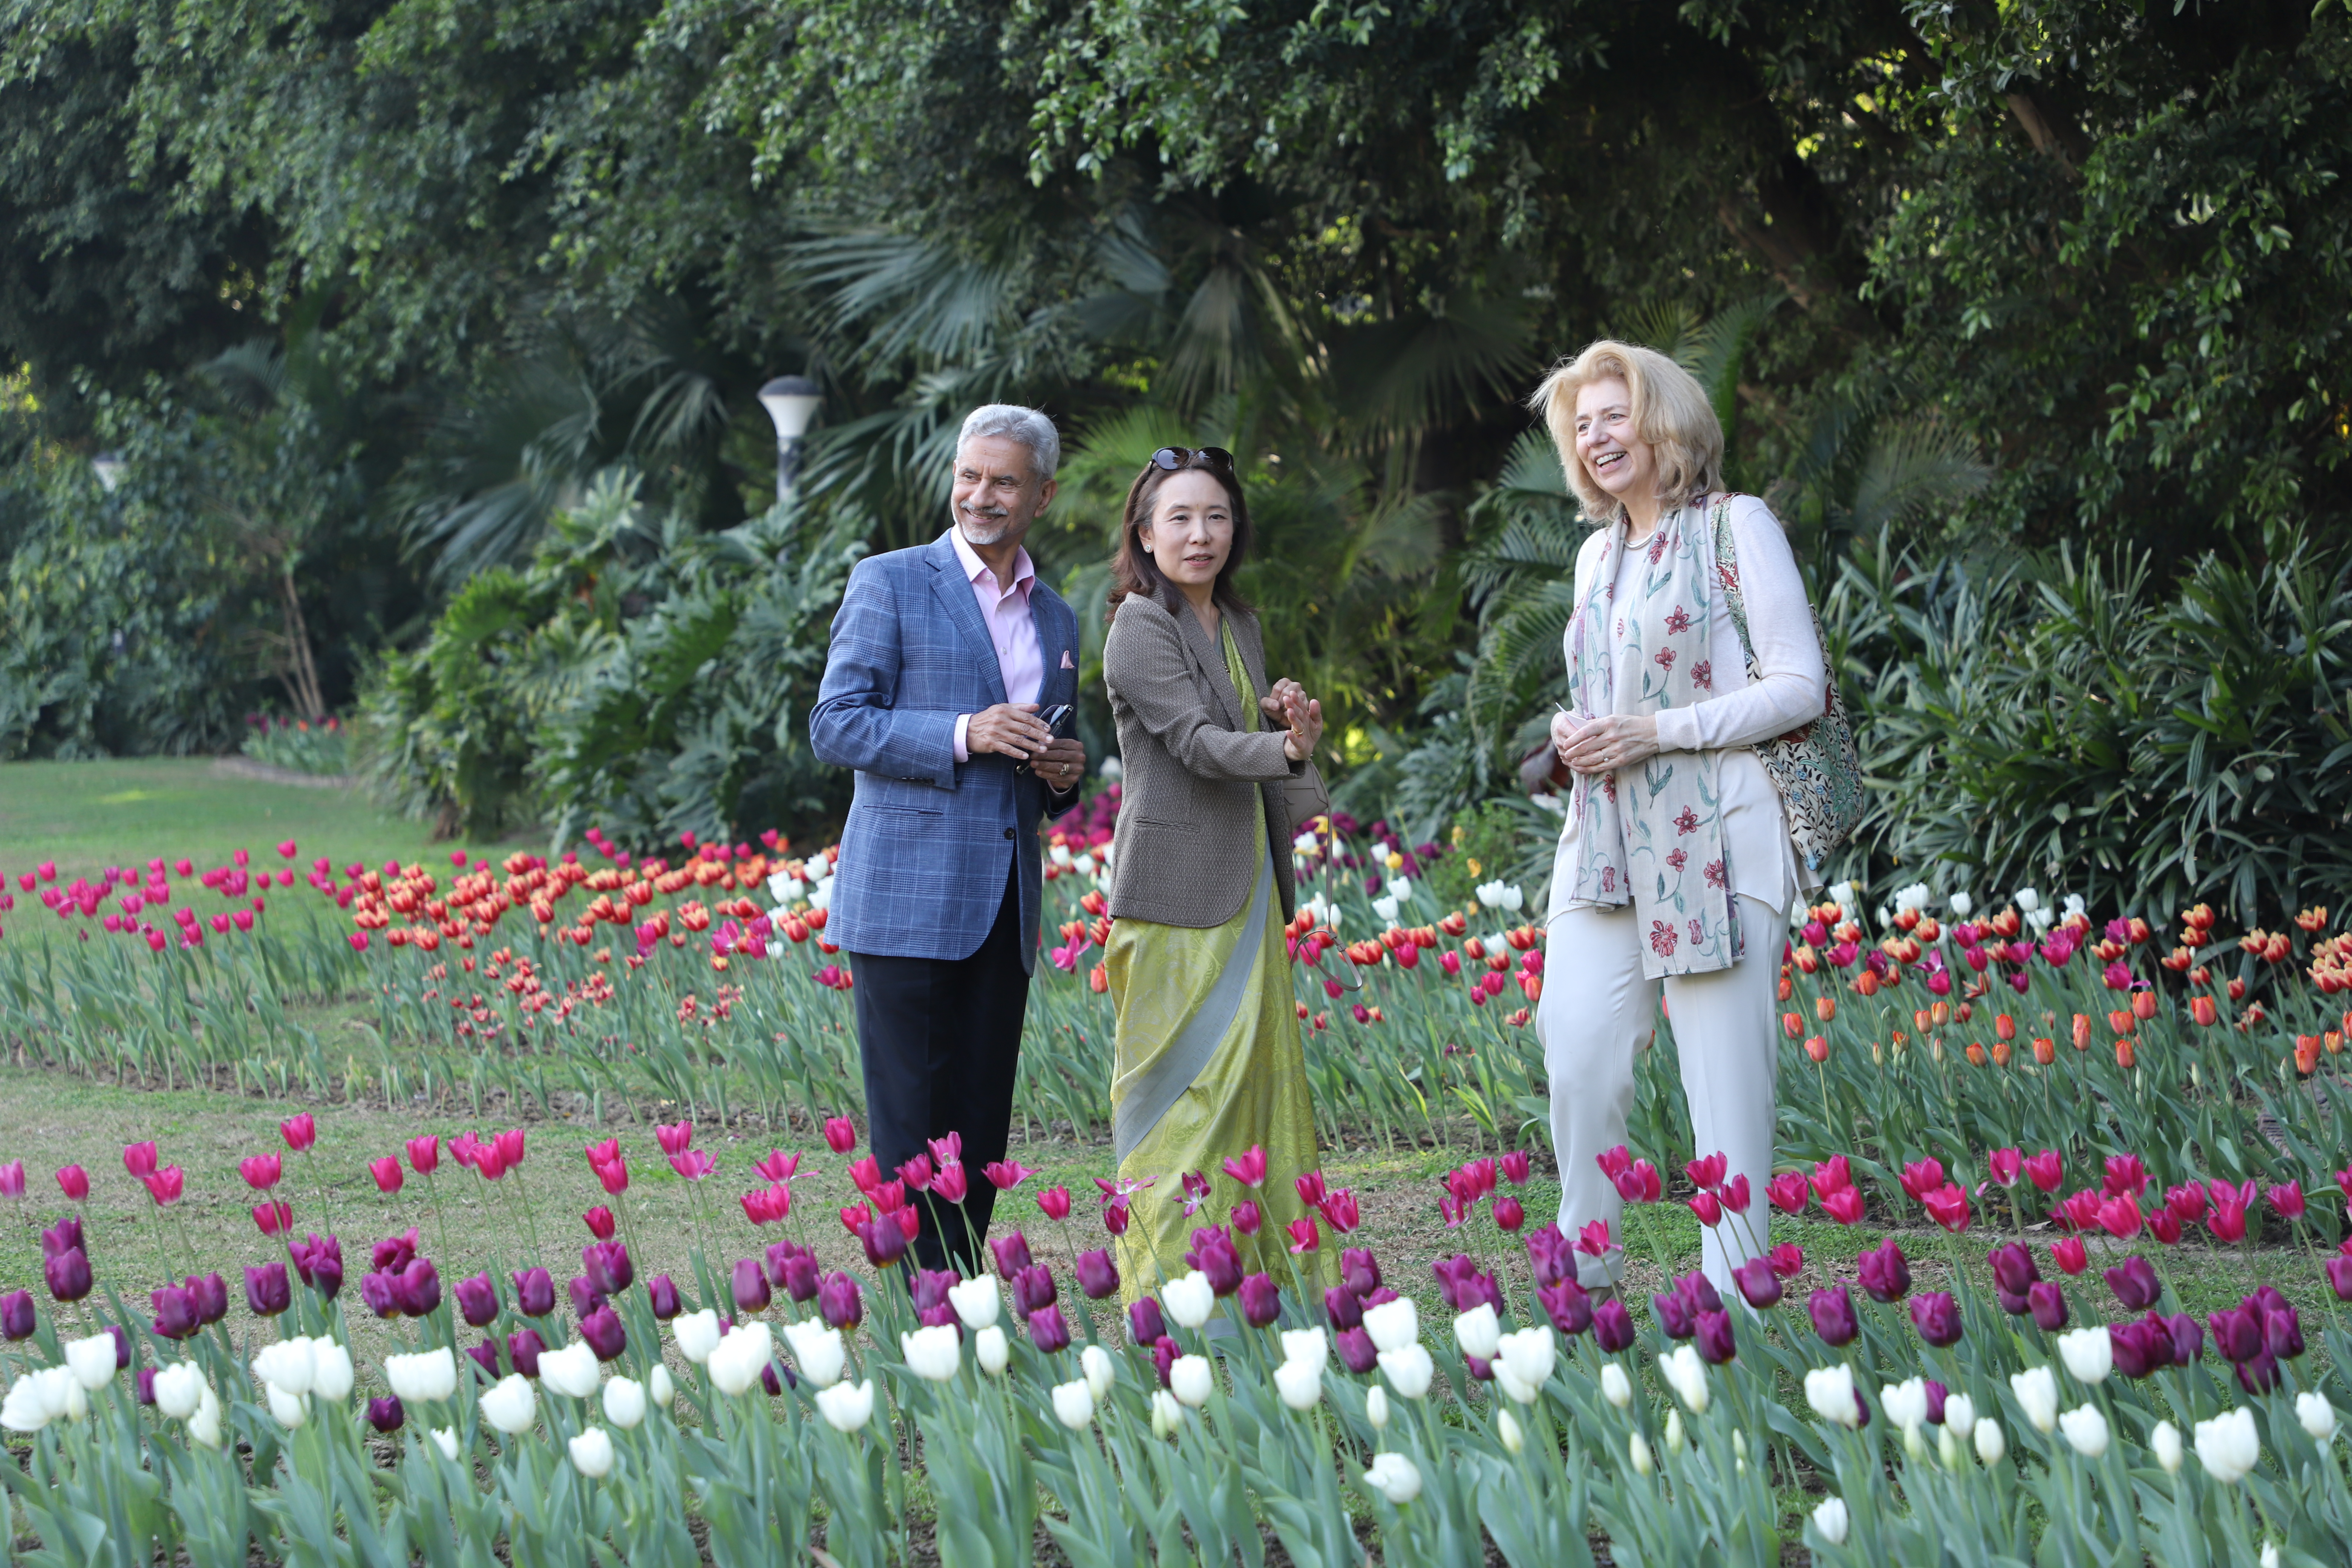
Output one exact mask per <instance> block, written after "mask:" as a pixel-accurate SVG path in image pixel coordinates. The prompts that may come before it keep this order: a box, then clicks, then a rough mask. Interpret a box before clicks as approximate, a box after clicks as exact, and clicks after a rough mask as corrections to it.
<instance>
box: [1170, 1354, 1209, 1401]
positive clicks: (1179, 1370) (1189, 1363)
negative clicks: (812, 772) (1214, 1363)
mask: <svg viewBox="0 0 2352 1568" xmlns="http://www.w3.org/2000/svg"><path fill="white" fill-rule="evenodd" d="M1214 1382H1215V1374H1214V1373H1213V1372H1211V1370H1210V1367H1209V1358H1208V1357H1207V1356H1202V1355H1180V1356H1178V1357H1177V1358H1176V1362H1175V1364H1174V1365H1172V1366H1171V1367H1170V1368H1169V1369H1168V1391H1169V1392H1170V1393H1171V1394H1174V1395H1175V1396H1176V1397H1177V1398H1178V1399H1179V1400H1180V1401H1181V1402H1182V1403H1184V1404H1186V1405H1191V1406H1192V1408H1193V1409H1195V1410H1198V1409H1199V1408H1201V1406H1202V1405H1206V1404H1207V1403H1209V1391H1210V1388H1211V1387H1212V1386H1213V1384H1214Z"/></svg>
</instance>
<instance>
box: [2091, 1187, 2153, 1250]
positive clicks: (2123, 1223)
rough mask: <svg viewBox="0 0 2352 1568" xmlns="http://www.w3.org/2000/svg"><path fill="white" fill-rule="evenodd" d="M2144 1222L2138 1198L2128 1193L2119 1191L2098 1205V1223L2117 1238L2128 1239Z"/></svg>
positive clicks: (2136, 1232)
mask: <svg viewBox="0 0 2352 1568" xmlns="http://www.w3.org/2000/svg"><path fill="white" fill-rule="evenodd" d="M2145 1223H2146V1221H2145V1220H2144V1219H2143V1218H2142V1217H2141V1215H2140V1212H2139V1200H2138V1199H2137V1198H2136V1197H2134V1196H2133V1195H2132V1194H2129V1193H2119V1194H2116V1196H2114V1197H2111V1198H2109V1199H2107V1200H2106V1201H2105V1202H2104V1203H2102V1204H2101V1205H2099V1224H2100V1225H2101V1226H2104V1227H2105V1230H2106V1232H2107V1234H2108V1235H2110V1236H2112V1237H2116V1239H2117V1240H2120V1241H2128V1240H2130V1239H2131V1238H2132V1237H2135V1236H2137V1235H2138V1234H2139V1230H2140V1226H2142V1225H2143V1224H2145Z"/></svg>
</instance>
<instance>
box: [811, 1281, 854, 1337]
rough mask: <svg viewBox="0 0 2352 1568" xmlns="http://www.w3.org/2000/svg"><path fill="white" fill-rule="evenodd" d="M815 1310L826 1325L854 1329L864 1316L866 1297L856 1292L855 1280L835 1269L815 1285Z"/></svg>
mask: <svg viewBox="0 0 2352 1568" xmlns="http://www.w3.org/2000/svg"><path fill="white" fill-rule="evenodd" d="M816 1310H817V1311H818V1313H819V1314H820V1315H822V1316H823V1317H824V1321H825V1323H826V1324H827V1326H829V1327H832V1328H836V1329H843V1330H848V1329H854V1328H856V1326H857V1325H858V1322H859V1321H860V1320H861V1319H863V1318H864V1317H865V1316H866V1299H865V1298H864V1297H862V1296H860V1295H859V1294H858V1293H857V1281H856V1280H855V1279H851V1278H850V1277H849V1276H848V1275H846V1274H844V1273H842V1272H840V1271H839V1270H837V1269H836V1270H835V1272H833V1273H831V1274H828V1275H826V1276H825V1277H824V1284H823V1285H820V1286H819V1287H817V1292H816Z"/></svg>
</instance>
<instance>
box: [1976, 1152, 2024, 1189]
mask: <svg viewBox="0 0 2352 1568" xmlns="http://www.w3.org/2000/svg"><path fill="white" fill-rule="evenodd" d="M1985 1166H1986V1168H1987V1170H1989V1171H1990V1173H1991V1175H1992V1179H1993V1180H1994V1181H1996V1182H1998V1183H1999V1184H2001V1185H2002V1186H2004V1187H2013V1186H2015V1185H2017V1178H2018V1177H2019V1176H2020V1175H2021V1174H2023V1173H2024V1171H2025V1156H2024V1155H2022V1154H2021V1153H2019V1152H2017V1151H2016V1150H2014V1149H1995V1150H1994V1151H1993V1152H1991V1153H1990V1154H1987V1155H1986V1156H1985Z"/></svg>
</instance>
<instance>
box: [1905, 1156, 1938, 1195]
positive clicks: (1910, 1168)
mask: <svg viewBox="0 0 2352 1568" xmlns="http://www.w3.org/2000/svg"><path fill="white" fill-rule="evenodd" d="M1943 1184H1944V1163H1943V1162H1942V1161H1941V1160H1936V1159H1927V1160H1914V1161H1912V1162H1911V1163H1909V1164H1907V1165H1906V1166H1904V1167H1903V1190H1904V1191H1905V1192H1906V1193H1908V1194H1911V1196H1912V1198H1913V1199H1914V1201H1916V1200H1918V1199H1921V1198H1924V1197H1926V1196H1927V1194H1929V1193H1932V1192H1934V1191H1935V1190H1936V1189H1937V1188H1938V1187H1940V1186H1942V1185H1943Z"/></svg>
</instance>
